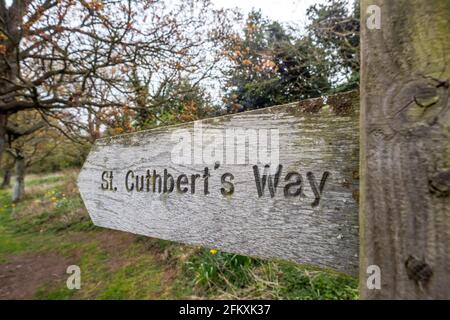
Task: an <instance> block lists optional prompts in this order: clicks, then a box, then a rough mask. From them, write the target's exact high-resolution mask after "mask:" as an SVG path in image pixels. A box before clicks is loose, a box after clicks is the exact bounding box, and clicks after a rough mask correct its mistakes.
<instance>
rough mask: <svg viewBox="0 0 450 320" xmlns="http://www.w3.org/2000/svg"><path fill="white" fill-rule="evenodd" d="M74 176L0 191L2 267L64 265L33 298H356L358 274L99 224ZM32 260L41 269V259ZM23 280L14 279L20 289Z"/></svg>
mask: <svg viewBox="0 0 450 320" xmlns="http://www.w3.org/2000/svg"><path fill="white" fill-rule="evenodd" d="M75 179H76V172H75V171H65V172H62V173H59V174H51V175H42V176H39V175H33V176H30V177H28V178H27V180H26V192H27V195H26V197H25V198H24V200H23V201H21V202H20V203H18V204H17V205H13V204H12V203H11V201H10V198H11V194H10V190H0V272H1V270H2V269H1V267H2V265H6V264H8V263H12V261H19V262H17V263H20V261H21V260H20V259H21V258H22V257H26V256H30V255H31V256H32V257H33V256H36V257H41V259H42V257H44V258H45V257H51V259H53V260H54V261H53V260H52V263H51V265H53V264H54V265H57V266H60V267H61V268H60V269H61V270H62V271H61V272H59V273H60V274H59V276H58V278H57V280H56V281H55V279H54V277H53V278H52V275H46V274H45V270H44V271H43V273H40V278H38V279H35V282H36V283H37V284H36V285H35V287H33V288H32V289H33V290H32V292H33V294H32V295H31V296H30V297H28V296H27V298H34V299H196V298H201V299H203V298H210V299H222V298H229V299H234V298H236V299H251V298H253V299H356V298H357V289H356V288H357V282H356V279H354V278H351V277H348V276H345V275H341V274H337V273H334V272H329V271H324V270H319V269H314V268H309V267H304V266H300V265H297V264H293V263H288V262H283V261H269V260H262V259H254V258H250V257H245V256H239V255H234V254H230V253H224V252H216V251H210V250H208V249H205V248H198V247H191V246H185V245H181V244H177V243H173V242H170V241H165V240H159V239H152V238H147V237H142V236H137V235H131V234H127V233H122V232H118V231H112V230H107V229H103V228H98V227H95V226H94V225H93V224H92V222H91V220H90V219H89V216H88V214H87V212H86V210H85V209H84V206H83V203H82V200H81V198H80V196H79V194H78V191H77V188H76V185H75ZM32 261H36V262H33V263H36V265H35V266H33V267H34V268H37V269H39V268H40V266H39V264H38V263H39V261H40V260H39V259H38V258H36V259H32ZM70 264H76V265H78V266H79V267H80V270H81V289H80V290H69V289H68V288H67V287H66V280H67V277H68V276H69V275H67V274H65V273H64V270H65V269H66V268H67V266H68V265H70ZM41 268H42V267H41ZM58 270H59V269H58ZM1 281H2V280H0V284H1ZM23 285H25V283H14V287H18V288H19V290H20V287H21V286H23ZM0 298H1V297H0Z"/></svg>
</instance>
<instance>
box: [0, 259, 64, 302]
mask: <svg viewBox="0 0 450 320" xmlns="http://www.w3.org/2000/svg"><path fill="white" fill-rule="evenodd" d="M70 264H72V263H71V261H70V259H68V258H64V257H62V256H60V255H57V254H38V253H24V254H20V255H17V256H11V257H10V258H9V259H8V262H7V263H5V264H0V299H32V298H33V297H34V295H35V293H36V291H37V290H38V288H40V287H42V286H43V285H48V286H56V285H59V284H60V283H63V282H64V281H65V279H66V278H67V275H66V268H67V266H69V265H70Z"/></svg>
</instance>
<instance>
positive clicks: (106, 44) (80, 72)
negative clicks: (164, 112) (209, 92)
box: [0, 0, 234, 154]
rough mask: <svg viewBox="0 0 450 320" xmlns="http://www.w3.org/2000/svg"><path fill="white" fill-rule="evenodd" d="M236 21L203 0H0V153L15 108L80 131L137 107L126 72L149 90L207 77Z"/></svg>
mask: <svg viewBox="0 0 450 320" xmlns="http://www.w3.org/2000/svg"><path fill="white" fill-rule="evenodd" d="M233 17H234V15H232V14H231V13H230V12H228V11H223V10H214V9H213V8H212V5H211V3H210V2H209V0H188V1H179V2H173V3H172V2H171V3H170V5H167V4H165V2H163V1H154V0H151V1H150V0H148V1H134V0H128V1H126V0H123V1H117V0H104V1H98V0H80V1H73V0H14V1H13V2H12V4H11V5H10V6H9V7H8V6H7V4H6V2H5V0H0V154H2V153H3V151H4V149H5V144H6V136H7V127H8V117H9V116H10V115H12V114H14V113H17V112H21V111H23V110H30V109H34V110H37V111H38V112H39V113H40V115H41V117H42V119H43V120H44V121H46V122H47V123H48V124H49V125H50V126H56V127H58V128H64V129H61V132H62V133H63V134H66V135H67V134H69V133H70V132H74V133H78V134H79V133H81V132H87V131H88V130H89V121H87V118H88V115H91V116H92V115H94V116H95V115H96V114H97V113H98V112H100V110H105V109H113V108H123V107H127V108H142V106H139V105H136V104H133V101H132V99H129V96H130V94H132V93H133V92H132V91H133V90H132V88H130V86H129V85H128V83H129V80H130V77H131V71H132V70H137V73H138V75H139V77H141V78H143V79H146V81H147V83H148V86H149V90H150V93H151V94H152V95H154V96H160V91H161V90H164V87H165V83H167V82H168V81H170V80H172V79H176V78H181V77H186V75H188V76H189V77H190V78H192V80H193V81H194V82H199V81H202V80H203V79H206V78H208V77H211V76H212V75H214V66H215V65H216V64H217V63H218V62H219V61H220V54H219V53H220V48H219V43H223V39H224V38H226V37H228V36H229V35H230V34H231V33H232V32H231V30H232V27H231V26H232V19H233ZM53 120H56V121H53ZM86 122H88V123H87V124H86ZM92 123H93V122H92V119H91V121H90V124H91V125H92ZM18 126H19V127H20V124H18ZM90 129H92V128H90Z"/></svg>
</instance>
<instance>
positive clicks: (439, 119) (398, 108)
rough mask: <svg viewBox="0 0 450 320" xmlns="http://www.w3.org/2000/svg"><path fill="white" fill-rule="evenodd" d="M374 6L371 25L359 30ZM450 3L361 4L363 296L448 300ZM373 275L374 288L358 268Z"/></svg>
mask: <svg viewBox="0 0 450 320" xmlns="http://www.w3.org/2000/svg"><path fill="white" fill-rule="evenodd" d="M369 5H377V6H379V7H380V8H381V21H382V24H381V29H379V30H378V29H373V30H369V29H368V28H367V26H366V19H367V18H368V15H367V14H366V11H367V7H368V6H369ZM449 17H450V2H449V1H441V0H396V1H387V0H386V1H384V0H370V1H369V0H363V1H362V7H361V19H362V20H361V26H362V35H361V39H362V48H361V49H362V61H361V63H362V74H361V108H362V112H361V133H362V136H361V137H362V144H361V215H360V223H361V242H360V245H361V254H360V257H361V268H360V289H361V297H362V298H364V299H431V298H434V299H439V298H447V299H448V298H450V255H449V246H450V198H449V190H450V143H449V141H450V139H449V137H450V130H449V129H450V104H449V99H448V96H449V79H450V69H449V65H450V64H449V61H450V45H449V44H450V41H449V40H450V39H449V35H450V21H449ZM369 265H377V266H379V267H380V270H381V289H380V290H369V289H368V288H367V286H366V280H367V277H368V275H367V274H366V268H367V267H368V266H369Z"/></svg>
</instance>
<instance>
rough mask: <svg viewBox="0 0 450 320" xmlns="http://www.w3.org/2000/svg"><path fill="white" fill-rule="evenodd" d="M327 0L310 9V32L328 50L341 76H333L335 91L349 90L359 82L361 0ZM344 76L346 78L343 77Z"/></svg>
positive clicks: (334, 69)
mask: <svg viewBox="0 0 450 320" xmlns="http://www.w3.org/2000/svg"><path fill="white" fill-rule="evenodd" d="M352 3H353V5H352V9H351V10H349V1H348V0H327V2H326V3H324V4H316V5H313V6H311V7H310V8H309V9H308V10H307V15H308V18H309V19H310V21H311V23H310V25H309V26H308V33H309V35H310V37H311V38H312V39H313V43H314V46H316V47H318V48H322V49H323V50H324V51H325V52H326V59H327V61H329V62H330V67H331V69H330V70H331V72H332V73H333V74H335V75H338V74H340V75H341V77H336V76H335V77H331V80H333V82H334V84H335V85H337V88H335V89H334V91H348V90H353V89H356V88H357V87H358V84H359V45H360V40H359V31H360V26H359V23H360V22H359V16H360V7H359V6H360V5H359V1H356V0H354V1H352ZM342 76H343V77H344V81H342V80H343V79H342Z"/></svg>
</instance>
